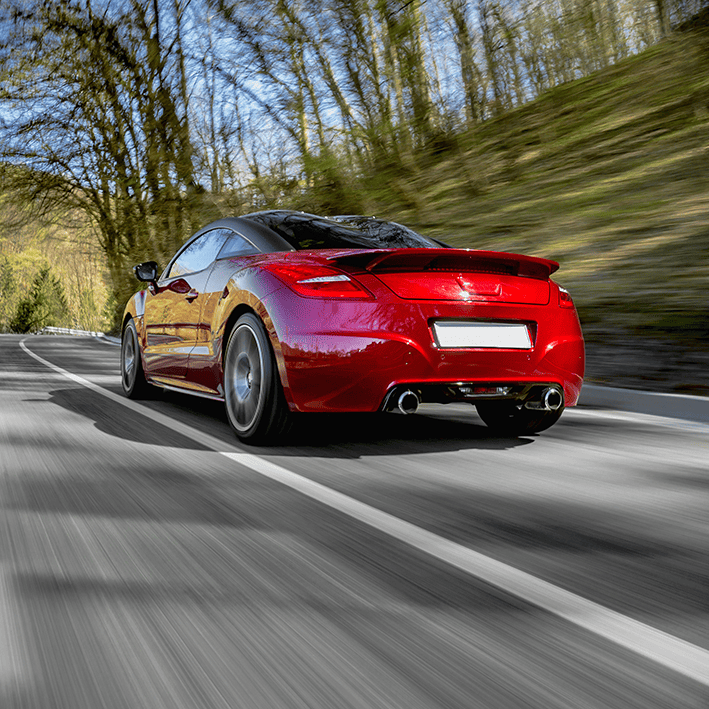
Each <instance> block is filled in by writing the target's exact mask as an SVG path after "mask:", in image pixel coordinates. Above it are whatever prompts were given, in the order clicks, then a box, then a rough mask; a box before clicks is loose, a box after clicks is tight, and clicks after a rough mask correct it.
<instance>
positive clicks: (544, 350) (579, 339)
mask: <svg viewBox="0 0 709 709" xmlns="http://www.w3.org/2000/svg"><path fill="white" fill-rule="evenodd" d="M265 305H266V307H267V309H268V311H269V315H270V321H271V322H270V329H271V332H270V334H271V339H272V343H273V345H274V350H275V352H276V358H277V361H278V365H279V371H280V374H281V379H282V382H283V385H284V391H285V395H286V399H287V401H288V402H289V405H290V407H291V409H293V410H296V411H303V412H305V411H312V412H315V411H319V412H335V411H361V412H366V411H378V410H382V409H384V408H386V407H387V401H388V400H387V397H391V392H392V391H393V390H395V389H397V388H400V387H404V386H411V387H417V388H418V390H420V391H421V392H422V393H423V400H424V401H425V400H426V398H427V397H428V398H429V400H441V401H449V400H466V399H470V400H471V401H472V400H474V398H473V397H463V396H459V395H457V394H455V392H456V391H457V392H458V394H460V385H473V384H480V385H483V384H489V385H498V386H511V387H515V388H516V389H515V391H517V390H521V389H524V390H525V391H529V385H535V384H546V385H556V386H558V387H559V388H560V389H561V390H563V394H564V402H565V405H566V406H573V405H575V404H576V402H577V400H578V397H579V394H580V391H581V385H582V382H583V374H584V364H585V359H584V342H583V336H582V334H581V329H580V326H579V322H578V318H577V316H576V312H575V310H573V309H569V308H560V307H559V306H558V305H556V304H550V305H545V306H530V305H510V304H505V305H501V304H494V305H490V304H481V303H475V304H472V303H462V304H461V303H451V302H431V301H418V302H411V301H408V302H405V301H402V300H398V299H396V300H392V301H389V302H387V303H382V302H379V301H374V302H366V301H352V302H341V301H335V302H333V301H330V302H328V301H323V300H316V299H310V300H309V299H305V298H299V297H298V296H294V295H293V294H291V293H289V292H287V291H283V290H282V291H279V292H277V293H274V294H272V295H271V296H270V297H269V299H268V302H267V303H266V304H265ZM296 314H297V317H294V315H296ZM437 320H464V321H481V322H514V323H519V322H523V323H527V324H528V325H529V328H530V333H531V335H532V340H533V344H532V347H531V349H517V350H513V349H497V348H462V349H452V348H440V347H438V346H437V344H436V342H435V339H434V335H433V332H432V325H433V323H434V322H435V321H437ZM446 392H448V394H446ZM451 392H453V393H452V394H451ZM488 398H489V397H488ZM497 398H509V395H507V394H505V395H503V396H500V397H497Z"/></svg>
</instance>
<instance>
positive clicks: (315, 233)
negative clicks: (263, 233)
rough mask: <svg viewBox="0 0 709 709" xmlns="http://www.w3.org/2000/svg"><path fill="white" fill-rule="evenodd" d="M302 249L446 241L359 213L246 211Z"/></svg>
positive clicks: (427, 245) (437, 245)
mask: <svg viewBox="0 0 709 709" xmlns="http://www.w3.org/2000/svg"><path fill="white" fill-rule="evenodd" d="M246 218H247V219H250V220H251V221H254V222H258V223H260V224H264V225H266V226H267V227H269V228H270V229H272V230H273V231H275V232H276V233H277V234H279V235H280V236H282V237H283V238H284V239H285V240H286V241H287V242H288V243H289V244H290V245H291V246H293V247H294V248H295V249H297V250H298V251H300V250H302V249H387V248H440V247H441V246H442V245H443V244H441V243H439V242H436V241H434V240H433V239H429V238H427V237H425V236H422V235H421V234H418V233H416V232H415V231H413V230H411V229H409V228H408V227H405V226H402V225H401V224H397V223H395V222H386V221H383V220H381V219H374V218H371V217H362V216H359V215H354V216H343V217H333V218H330V219H328V218H325V217H318V216H315V215H313V214H302V213H293V212H285V211H274V212H258V213H256V214H247V215H246Z"/></svg>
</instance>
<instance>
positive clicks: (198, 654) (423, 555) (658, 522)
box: [0, 335, 709, 709]
mask: <svg viewBox="0 0 709 709" xmlns="http://www.w3.org/2000/svg"><path fill="white" fill-rule="evenodd" d="M21 339H23V338H21V337H17V336H11V335H4V336H0V504H1V505H2V517H0V520H1V521H2V525H3V529H2V534H1V535H0V708H1V709H17V708H19V707H23V708H25V707H26V708H28V709H45V708H46V709H99V708H102V707H110V708H111V709H113V708H118V707H125V708H126V709H142V708H145V709H154V708H158V707H160V708H162V707H164V708H166V709H168V708H169V709H182V708H184V709H197V708H201V707H209V708H210V709H211V708H217V707H219V708H222V707H224V708H230V709H231V708H235V707H238V708H242V707H243V708H244V709H252V708H253V709H257V708H258V709H260V708H266V709H277V708H280V707H283V708H288V709H290V708H300V707H307V708H322V709H347V708H349V707H367V708H368V707H376V708H379V707H397V708H398V707H400V708H402V709H404V708H405V709H416V708H419V707H425V708H429V707H430V708H434V707H461V708H466V709H468V708H481V709H506V708H508V707H515V708H516V707H524V708H527V707H534V708H537V707H538V708H539V709H553V708H557V707H558V708H563V709H585V708H587V707H588V708H591V707H593V708H598V709H601V708H602V709H607V708H609V707H638V708H642V709H650V708H654V707H663V708H668V709H669V708H671V709H679V708H681V707H696V708H698V709H709V583H708V582H709V555H708V554H707V552H708V551H709V534H708V532H709V512H708V510H709V426H707V425H704V424H696V423H694V424H693V423H686V422H680V421H672V420H670V419H662V418H658V417H649V416H643V415H637V414H622V413H617V412H616V413H610V412H604V411H593V410H586V409H579V410H569V411H567V412H566V413H565V414H564V416H563V417H562V420H561V421H560V423H558V424H557V425H556V426H555V427H553V428H552V429H551V430H549V431H547V432H545V433H543V434H540V435H538V436H530V437H525V438H499V437H494V436H491V435H490V434H489V433H488V431H487V429H486V428H485V426H484V425H483V424H482V422H481V421H480V420H479V419H478V418H477V416H476V414H475V412H474V409H473V408H472V407H463V406H449V407H443V406H440V407H435V406H434V407H429V408H425V409H423V408H422V409H421V410H420V412H419V413H417V414H416V415H414V416H408V417H404V416H398V415H387V416H383V417H378V416H369V417H360V416H341V417H332V416H331V417H312V418H310V419H307V420H303V421H302V422H301V425H300V427H299V429H298V430H297V432H296V434H295V436H294V437H293V439H292V440H291V441H290V442H289V444H288V445H286V446H284V447H282V448H271V449H255V448H248V447H246V446H240V445H238V444H237V443H236V440H235V439H234V437H233V436H232V434H231V432H230V430H229V427H228V425H227V423H226V420H225V417H224V415H223V413H222V410H221V406H220V405H219V404H215V403H212V402H207V401H202V400H198V399H193V398H189V397H183V396H179V395H174V394H164V395H161V396H159V397H157V398H156V399H155V400H151V401H148V402H145V403H140V404H132V402H127V400H123V399H122V398H121V397H120V396H119V394H120V383H119V377H118V355H119V352H118V349H117V348H115V347H111V346H110V345H107V344H105V343H103V342H100V341H97V340H93V339H89V338H71V337H29V338H26V340H25V343H24V344H25V346H26V347H27V349H29V350H30V351H31V352H33V353H34V354H35V355H37V356H39V357H41V358H42V359H44V360H45V361H46V362H48V363H50V364H53V365H55V367H59V368H61V370H63V371H58V370H57V369H52V368H50V367H49V366H47V364H45V363H43V362H41V361H39V360H37V359H35V358H33V357H31V356H30V354H28V353H27V352H26V351H25V350H24V349H22V348H21V347H20V341H21ZM67 373H68V374H74V375H78V377H79V378H78V379H77V378H74V379H72V378H69V377H68V376H67ZM97 387H99V388H100V389H99V388H97ZM102 391H107V392H109V396H106V395H104V394H102ZM111 393H113V396H111V395H110V394H111ZM124 401H125V403H127V404H129V405H125V404H124V403H123V402H124ZM383 513H386V514H383Z"/></svg>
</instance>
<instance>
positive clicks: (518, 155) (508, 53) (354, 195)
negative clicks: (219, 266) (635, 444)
mask: <svg viewBox="0 0 709 709" xmlns="http://www.w3.org/2000/svg"><path fill="white" fill-rule="evenodd" d="M0 37H2V41H1V43H0V175H1V177H2V181H1V182H0V225H1V226H0V330H2V331H15V332H27V331H33V330H37V329H39V328H41V327H42V326H45V325H60V326H61V325H64V326H67V325H68V326H74V327H80V328H83V329H88V330H107V331H110V330H111V329H114V330H115V328H116V327H117V323H118V322H119V319H120V313H121V312H122V309H123V305H124V303H125V301H126V299H127V298H128V297H129V295H130V294H131V293H132V292H133V291H134V290H135V289H136V288H137V287H138V283H137V282H136V281H135V280H134V279H133V277H132V273H131V271H130V267H131V266H132V265H133V264H135V263H138V262H139V261H143V260H146V259H156V260H158V261H159V262H160V263H161V264H163V265H164V263H165V262H166V260H167V258H168V257H169V256H170V255H171V254H172V253H173V252H174V251H175V249H176V248H177V247H178V246H179V245H180V244H181V243H182V242H183V241H184V239H186V238H187V237H188V236H189V235H190V234H191V233H193V231H194V230H196V229H197V228H199V227H201V226H202V225H204V224H205V223H207V222H209V221H211V220H212V219H215V218H219V217H221V216H224V215H234V214H240V213H246V212H248V211H253V210H256V209H261V208H271V207H286V208H294V209H301V210H304V211H310V212H316V213H326V214H343V213H350V214H351V213H364V214H374V215H377V216H380V217H383V218H389V219H394V220H396V221H400V222H403V223H405V224H407V225H409V226H411V227H413V228H414V229H418V230H420V231H421V232H423V233H425V234H428V235H431V236H434V237H437V238H440V239H443V240H445V241H447V242H448V243H450V244H452V245H455V246H464V247H473V248H487V249H499V250H505V251H521V252H525V253H529V254H534V255H540V256H545V257H549V258H553V259H556V260H558V261H560V262H561V264H562V268H561V270H560V272H559V274H558V281H559V282H560V283H561V284H562V285H564V286H565V287H567V288H569V290H570V291H571V293H572V295H573V296H574V299H575V302H576V304H577V307H578V310H579V312H580V315H581V318H582V323H583V326H584V331H585V334H586V337H587V345H588V355H589V363H588V378H589V379H590V380H591V381H596V382H605V383H611V384H615V385H621V386H631V387H640V388H647V389H656V390H665V391H684V392H690V393H703V394H706V393H709V374H707V373H708V372H709V305H707V303H708V300H707V297H706V293H707V288H708V287H709V268H708V267H707V254H709V189H708V188H709V170H708V169H707V168H708V167H709V154H708V150H709V140H708V138H709V9H707V7H706V3H705V2H700V1H699V0H546V1H542V2H522V1H517V0H468V1H466V0H426V1H425V2H424V1H423V0H412V1H408V2H407V1H406V0H317V1H316V0H241V1H240V2H229V1H224V2H217V1H211V0H191V1H190V0H164V1H163V2H152V1H150V2H148V1H146V0H123V1H121V2H115V1H112V2H110V3H109V2H108V0H94V1H93V2H89V0H78V1H72V0H69V1H65V0H49V1H48V2H42V3H34V2H28V1H26V0H4V2H3V3H2V6H1V9H0Z"/></svg>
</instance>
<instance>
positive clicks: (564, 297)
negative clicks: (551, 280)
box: [559, 286, 574, 308]
mask: <svg viewBox="0 0 709 709" xmlns="http://www.w3.org/2000/svg"><path fill="white" fill-rule="evenodd" d="M559 307H561V308H573V307H574V301H573V300H572V299H571V294H570V293H569V291H567V290H566V288H562V287H561V286H559Z"/></svg>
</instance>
